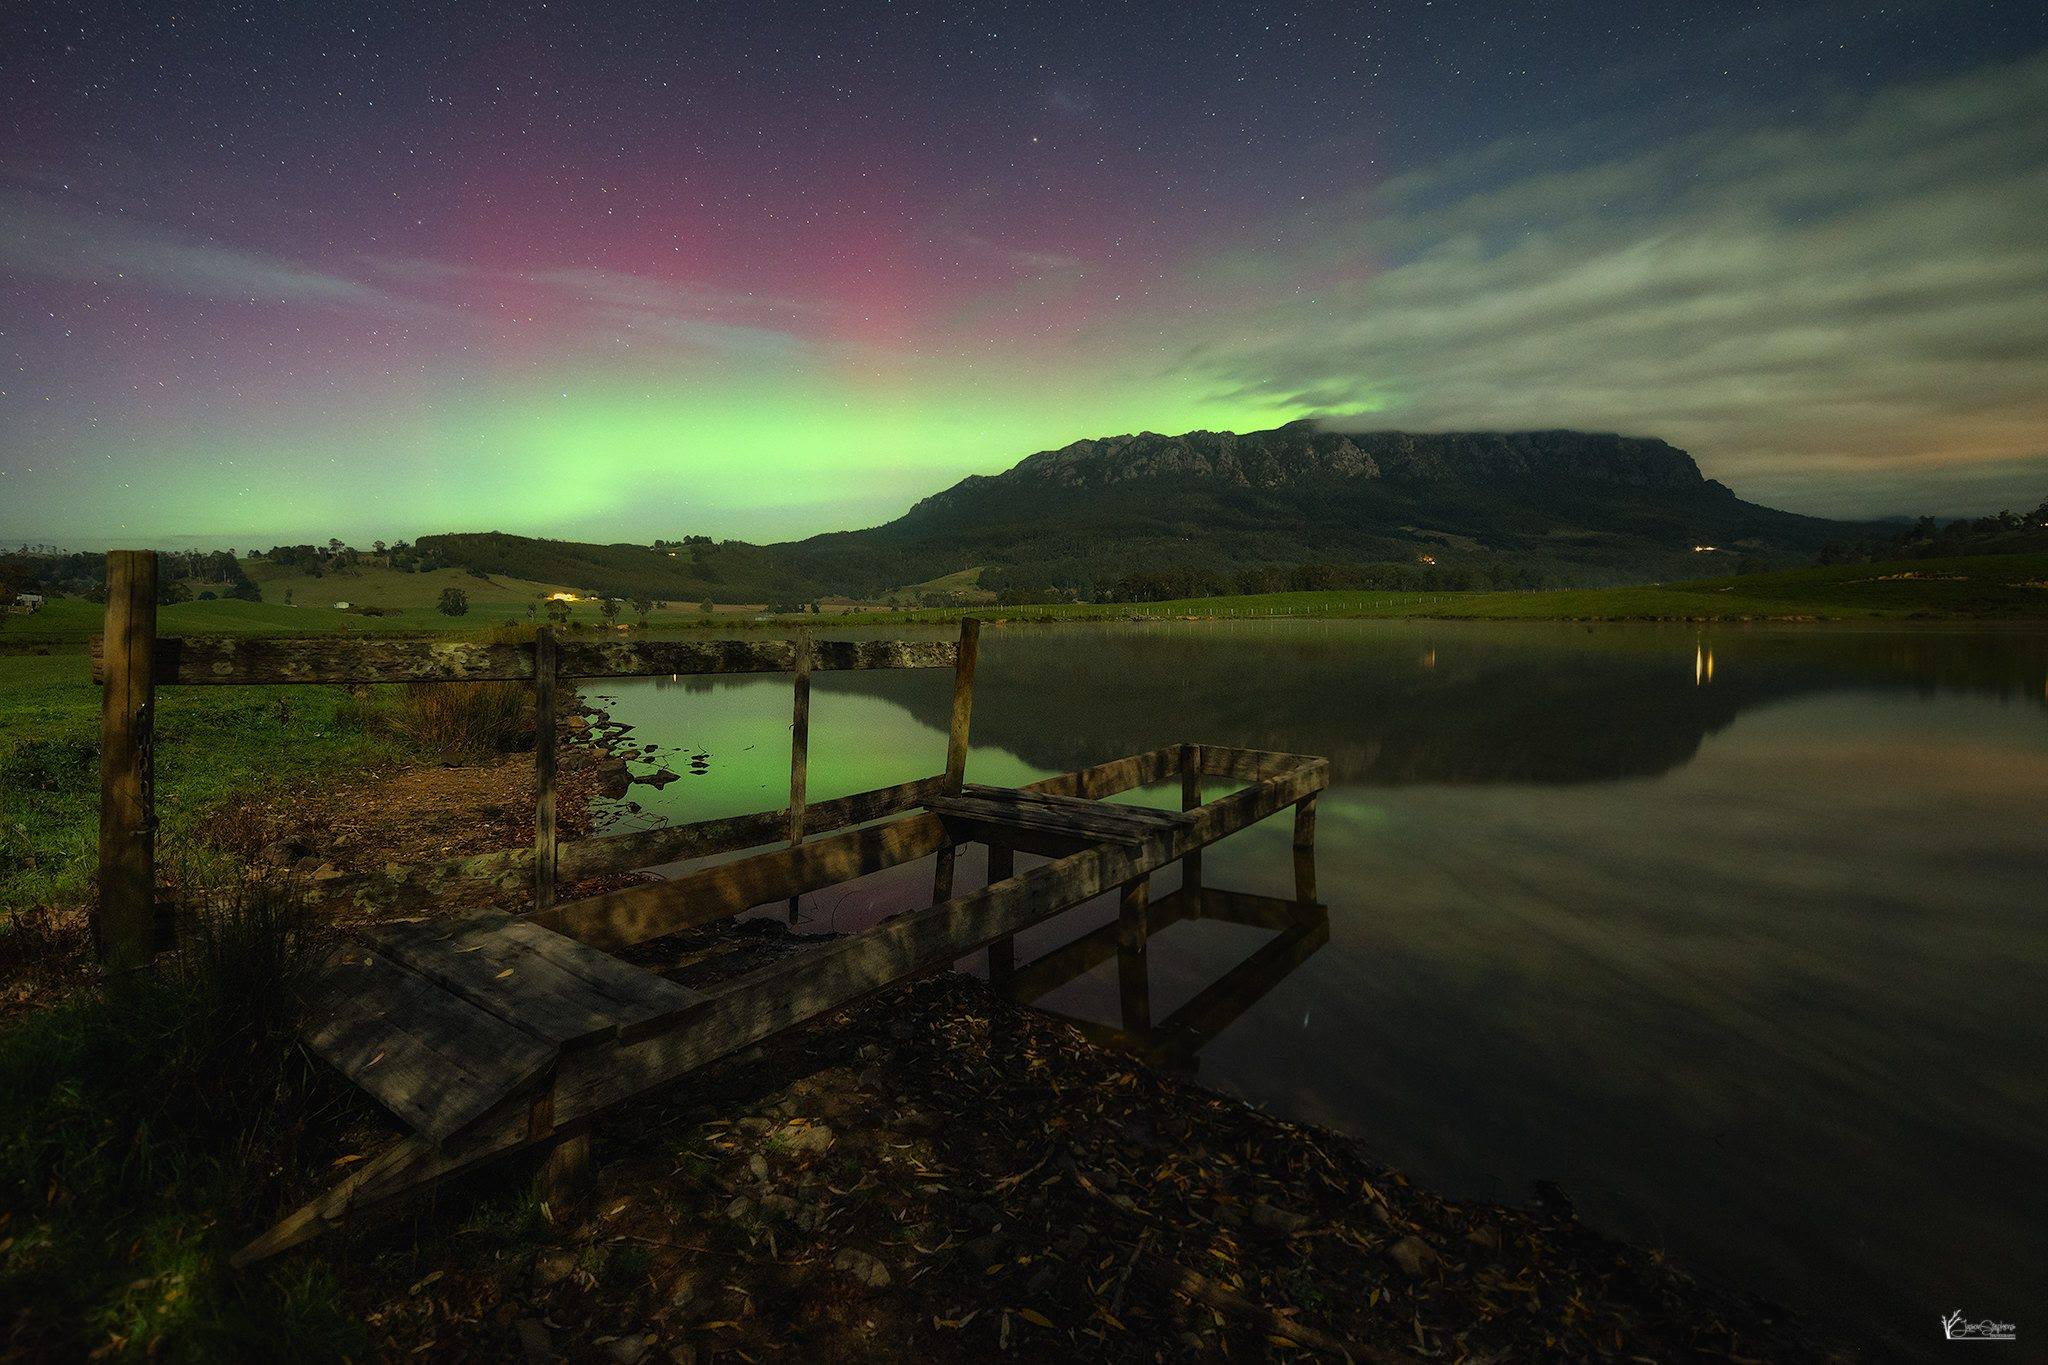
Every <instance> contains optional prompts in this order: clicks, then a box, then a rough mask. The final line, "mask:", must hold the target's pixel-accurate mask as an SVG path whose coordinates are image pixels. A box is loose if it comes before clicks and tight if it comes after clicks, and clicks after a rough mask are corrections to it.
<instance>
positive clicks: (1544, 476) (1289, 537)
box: [775, 422, 1864, 593]
mask: <svg viewBox="0 0 2048 1365" xmlns="http://www.w3.org/2000/svg"><path fill="white" fill-rule="evenodd" d="M1863 529H1864V528H1863V527H1862V526H1860V525H1859V524H1854V523H1843V522H1834V521H1826V520H1822V519H1819V518H1814V517H1803V516H1797V515H1795V514H1792V513H1789V512H1779V511H1774V510H1772V509H1770V508H1766V507H1760V506H1757V505H1756V504H1754V503H1748V502H1744V501H1743V500H1741V499H1740V498H1738V497H1736V496H1735V494H1734V493H1733V492H1731V491H1730V490H1729V489H1728V488H1727V487H1726V486H1725V485H1723V484H1720V483H1718V482H1715V481H1714V480H1711V479H1707V478H1704V477H1703V476H1702V475H1701V474H1700V471H1699V466H1698V465H1696V464H1695V463H1693V460H1692V457H1691V456H1689V455H1687V454H1686V453H1685V452H1684V451H1682V450H1679V449H1677V448H1675V447H1673V446H1671V445H1668V444H1666V443H1665V442H1663V441H1660V440H1655V439H1652V438H1646V437H1631V436H1617V435H1609V434H1600V433H1589V432H1580V431H1529V432H1448V433H1441V434H1415V433H1409V432H1392V431H1387V432H1360V433H1346V432H1335V431H1325V430H1323V429H1321V428H1320V427H1318V426H1317V425H1315V424H1314V423H1313V422H1294V423H1290V424H1288V425H1287V426H1284V427H1280V428H1277V429H1276V430H1272V431H1260V432H1250V433H1246V434H1243V435H1237V434H1234V433H1231V432H1227V431H1225V432H1213V431H1195V432H1189V433H1187V434H1185V435H1181V436H1162V435H1159V434H1157V433H1153V432H1142V433H1139V434H1138V435H1135V436H1113V437H1108V438H1104V439H1101V440H1088V441H1076V442H1075V443H1073V444H1072V445H1069V446H1065V447H1062V448H1061V449H1058V450H1048V451H1042V452H1040V453H1039V454H1036V455H1033V456H1031V457H1029V458H1028V459H1025V460H1023V461H1022V462H1020V463H1019V464H1017V465H1016V466H1015V467H1014V468H1012V469H1010V470H1009V471H1007V472H1006V473H1002V474H997V475H993V476H987V477H980V476H977V477H973V478H968V479H964V480H962V481H961V482H960V483H957V484H955V485H954V486H953V487H951V488H948V489H946V490H945V491H943V492H940V493H935V494H933V495H932V496H931V497H928V498H926V499H924V500H923V501H922V502H920V503H918V504H917V505H916V506H915V507H913V508H911V510H910V511H909V512H908V513H906V514H905V515H904V516H902V517H900V518H898V519H897V520H895V521H892V522H889V523H888V524H886V525H883V526H878V527H874V528H872V529H869V530H865V531H850V532H839V533H834V534H830V535H823V536H814V537H812V538H811V539H809V540H804V541H798V542H795V543H793V544H789V545H783V546H778V547H775V548H776V549H777V550H779V551H781V552H782V553H783V554H784V555H785V556H786V562H787V563H789V564H790V565H791V566H792V567H793V568H794V569H796V570H797V571H799V572H801V573H802V574H803V575H804V576H806V577H809V578H813V579H817V580H820V581H826V582H832V583H834V584H836V585H839V586H841V587H843V588H844V589H845V590H847V591H854V592H862V593H874V592H877V591H881V590H884V589H886V588H889V587H892V586H896V585H899V584H903V583H911V582H918V581H922V580H926V579H930V578H935V577H938V576H940V575H942V574H945V573H949V572H953V571H955V570H958V569H961V568H965V567H968V566H971V565H982V566H986V567H987V568H988V569H989V573H988V574H986V575H985V578H984V581H985V582H990V583H991V585H992V586H1000V585H1004V584H1007V583H1019V584H1024V583H1029V584H1034V585H1036V584H1055V585H1062V586H1068V587H1079V588H1086V587H1088V586H1090V585H1102V584H1105V583H1109V582H1114V581H1115V580H1117V579H1119V578H1121V577H1124V576H1126V575H1130V574H1138V573H1147V572H1153V573H1156V572H1160V571H1165V570H1171V571H1176V572H1179V573H1183V574H1188V575H1193V576H1195V577H1197V578H1205V579H1209V580H1216V581H1219V582H1227V581H1229V580H1231V579H1232V578H1233V577H1240V578H1241V577H1243V576H1244V575H1245V574H1246V573H1247V571H1252V572H1254V573H1257V572H1259V571H1267V572H1283V571H1289V570H1293V569H1295V568H1297V567H1298V566H1301V565H1304V564H1323V563H1337V564H1360V563H1377V564H1391V565H1402V566H1425V565H1426V561H1425V557H1428V558H1429V559H1433V560H1434V561H1435V565H1434V567H1436V568H1437V569H1439V570H1442V571H1443V572H1444V574H1445V575H1446V576H1448V575H1450V574H1452V573H1454V572H1456V571H1459V570H1461V569H1462V570H1464V571H1467V572H1468V573H1469V572H1471V571H1474V570H1484V571H1485V575H1486V576H1488V577H1490V578H1491V579H1492V580H1493V581H1518V580H1525V579H1526V580H1534V579H1540V580H1541V581H1544V582H1551V583H1558V582H1564V583H1605V582H1619V581H1626V580H1641V579H1654V578H1661V577H1666V576H1671V575H1696V574H1699V573H1702V572H1710V571H1712V569H1713V568H1721V569H1726V568H1730V567H1733V562H1734V561H1735V560H1736V559H1739V558H1746V559H1747V560H1749V561H1750V562H1751V563H1755V562H1757V561H1760V560H1770V559H1773V558H1776V559H1779V560H1783V561H1786V562H1790V561H1800V562H1803V561H1804V560H1806V559H1808V558H1810V557H1811V556H1812V554H1813V552H1814V551H1815V550H1817V549H1818V548H1819V547H1820V546H1821V545H1823V544H1825V543H1826V542H1828V541H1830V540H1834V539H1838V538H1840V537H1843V536H1844V535H1854V534H1858V533H1860V532H1861V531H1862V530H1863ZM1701 545H1710V546H1714V547H1716V548H1715V549H1714V550H1712V551H1700V550H1696V549H1695V548H1694V547H1695V546H1701Z"/></svg>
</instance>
